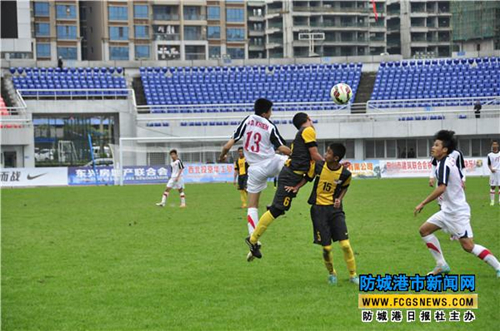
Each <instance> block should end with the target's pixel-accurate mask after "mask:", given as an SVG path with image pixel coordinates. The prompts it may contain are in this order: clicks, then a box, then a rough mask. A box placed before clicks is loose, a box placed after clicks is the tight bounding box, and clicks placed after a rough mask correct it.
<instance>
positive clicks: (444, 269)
mask: <svg viewBox="0 0 500 331" xmlns="http://www.w3.org/2000/svg"><path fill="white" fill-rule="evenodd" d="M450 270H451V269H450V266H449V265H447V264H445V265H441V266H439V265H438V266H436V267H435V268H434V270H432V271H431V272H429V273H428V274H427V275H440V274H448V273H450Z"/></svg>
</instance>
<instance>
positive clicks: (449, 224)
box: [427, 211, 474, 238]
mask: <svg viewBox="0 0 500 331" xmlns="http://www.w3.org/2000/svg"><path fill="white" fill-rule="evenodd" d="M427 222H429V223H431V224H434V225H437V226H439V227H440V228H441V229H443V231H444V232H447V233H449V234H451V235H454V236H457V237H458V238H462V237H464V238H472V237H474V234H473V233H472V227H471V226H470V215H467V214H458V215H450V214H445V213H444V212H443V211H438V212H437V213H435V214H434V215H432V216H431V217H429V219H428V220H427Z"/></svg>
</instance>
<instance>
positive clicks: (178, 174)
mask: <svg viewBox="0 0 500 331" xmlns="http://www.w3.org/2000/svg"><path fill="white" fill-rule="evenodd" d="M170 157H171V158H172V163H170V167H171V168H172V174H171V176H170V179H169V180H168V183H167V187H166V188H165V192H163V195H162V197H161V202H158V203H157V204H156V205H157V206H160V207H165V204H166V203H167V198H168V195H169V194H170V190H171V189H176V190H179V194H180V196H181V205H180V207H181V208H184V207H186V195H185V194H184V179H183V178H182V171H183V170H184V164H183V163H182V161H181V159H179V156H178V154H177V151H176V150H175V149H173V150H171V151H170Z"/></svg>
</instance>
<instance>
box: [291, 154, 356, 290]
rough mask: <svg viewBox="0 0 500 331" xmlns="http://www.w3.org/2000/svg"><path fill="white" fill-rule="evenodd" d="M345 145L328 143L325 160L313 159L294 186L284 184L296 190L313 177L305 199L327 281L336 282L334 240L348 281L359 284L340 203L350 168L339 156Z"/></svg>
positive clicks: (342, 155) (345, 189) (346, 185)
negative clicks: (305, 173) (315, 160)
mask: <svg viewBox="0 0 500 331" xmlns="http://www.w3.org/2000/svg"><path fill="white" fill-rule="evenodd" d="M345 152H346V148H345V146H344V145H342V144H331V145H330V146H328V149H327V150H326V153H325V162H321V161H320V162H316V164H315V166H314V167H311V169H310V171H309V172H308V174H307V176H306V178H304V179H303V180H302V181H301V182H300V183H299V184H298V185H297V186H295V187H287V188H286V189H287V190H289V191H291V192H297V191H298V189H299V188H300V187H302V186H303V185H304V184H305V183H306V180H309V181H312V180H314V186H313V188H312V191H311V196H310V197H309V200H308V203H309V204H310V205H311V219H312V223H313V236H314V243H315V244H318V245H321V246H323V260H324V262H325V266H326V269H327V270H328V273H329V275H328V282H329V283H330V284H332V285H335V284H337V272H336V271H335V268H334V267H333V254H332V246H331V245H332V241H333V242H335V241H338V242H339V243H340V247H341V249H342V251H343V252H344V260H345V262H346V264H347V269H348V270H349V281H350V282H351V283H354V284H359V279H358V276H357V275H356V261H355V259H354V253H353V251H352V248H351V244H350V243H349V236H348V232H347V225H346V222H345V214H344V210H343V206H342V200H343V199H344V197H345V195H346V193H347V188H348V187H349V184H350V183H351V178H352V176H351V172H350V171H349V170H347V168H345V167H344V166H343V165H342V164H340V163H339V162H340V160H342V158H343V157H344V155H345Z"/></svg>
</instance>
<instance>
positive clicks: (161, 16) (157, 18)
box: [153, 13, 180, 21]
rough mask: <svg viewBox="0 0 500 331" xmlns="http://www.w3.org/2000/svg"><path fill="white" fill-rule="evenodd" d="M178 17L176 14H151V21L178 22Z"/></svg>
mask: <svg viewBox="0 0 500 331" xmlns="http://www.w3.org/2000/svg"><path fill="white" fill-rule="evenodd" d="M179 19H180V17H179V15H177V14H160V13H153V20H155V21H179Z"/></svg>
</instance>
